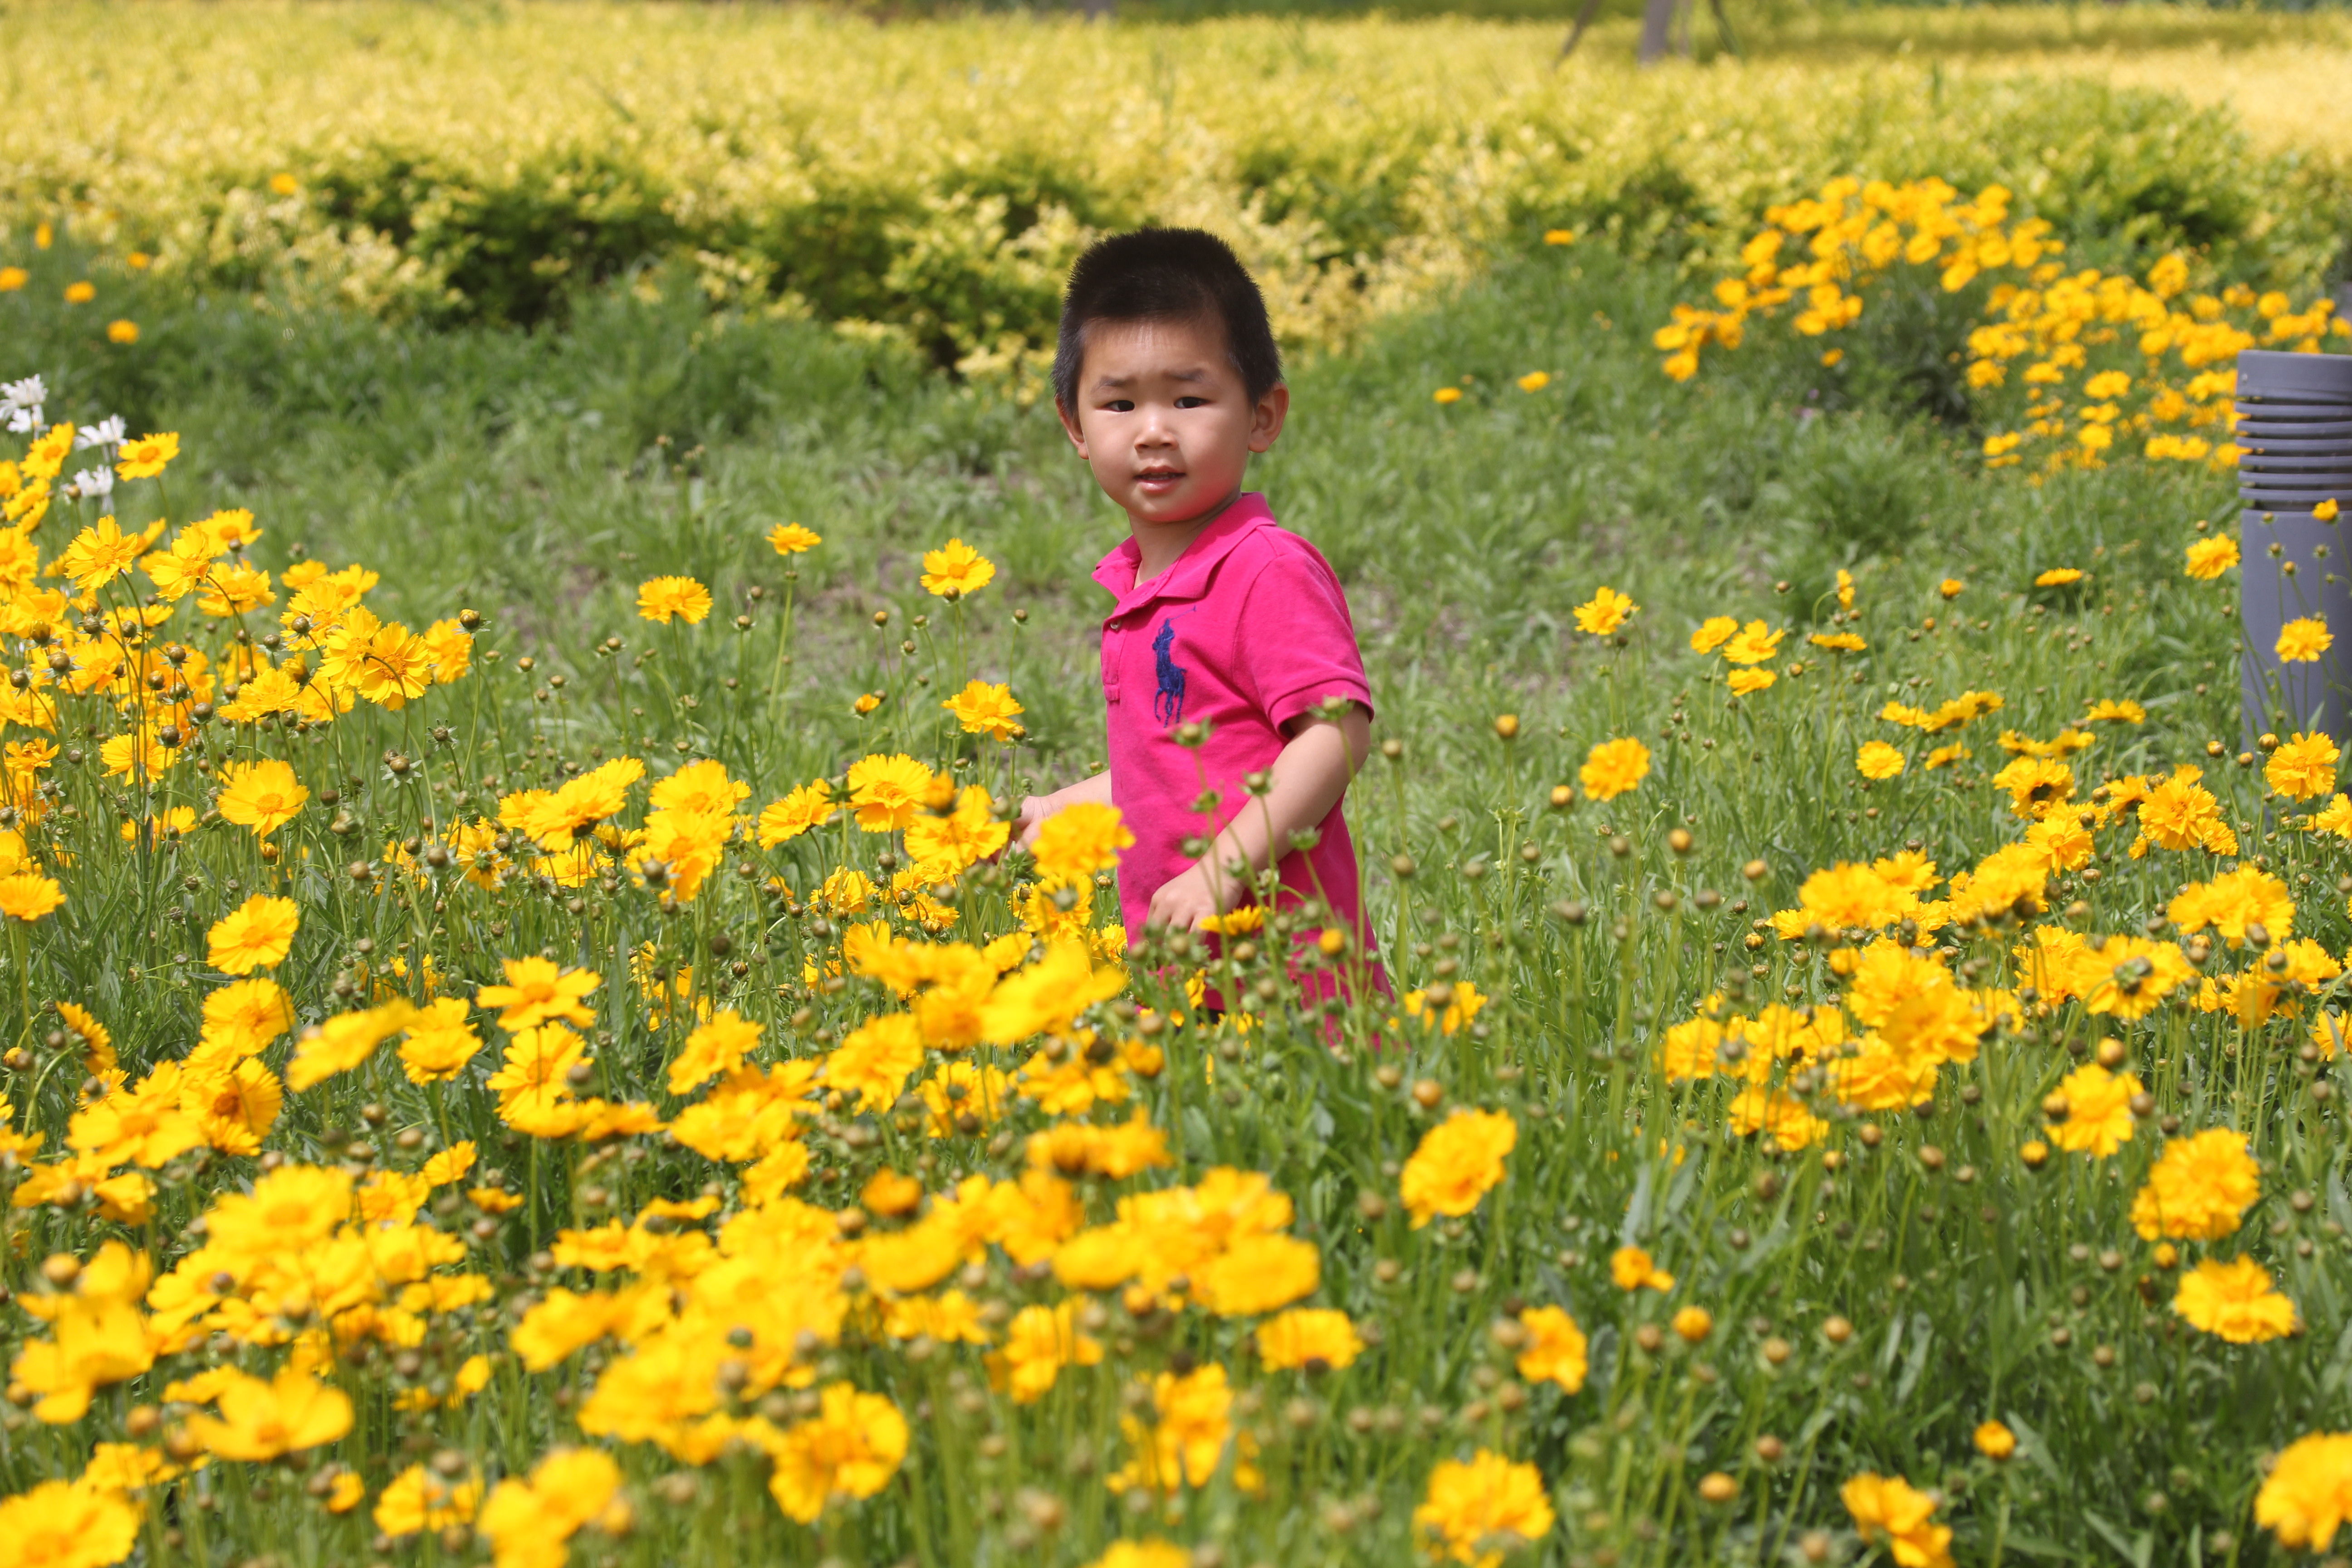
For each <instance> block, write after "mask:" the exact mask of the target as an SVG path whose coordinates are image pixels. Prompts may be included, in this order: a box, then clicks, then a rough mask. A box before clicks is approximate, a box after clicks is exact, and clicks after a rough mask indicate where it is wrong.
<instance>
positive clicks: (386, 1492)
mask: <svg viewBox="0 0 2352 1568" xmlns="http://www.w3.org/2000/svg"><path fill="white" fill-rule="evenodd" d="M481 1500H482V1479H481V1477H479V1476H478V1475H476V1476H471V1477H468V1478H467V1479H464V1480H457V1479H446V1478H444V1477H442V1476H440V1475H438V1474H436V1473H435V1472H433V1471H430V1470H427V1469H426V1468H425V1467H424V1466H422V1465H411V1466H409V1467H408V1468H406V1469H404V1470H403V1471H401V1472H400V1474H398V1475H397V1476H394V1478H393V1479H392V1480H391V1481H390V1482H389V1483H388V1484H386V1486H385V1487H384V1489H383V1493H382V1495H380V1496H379V1497H378V1498H377V1499H376V1500H375V1527H376V1528H377V1529H378V1530H381V1531H383V1532H384V1533H385V1534H386V1535H392V1536H401V1535H415V1534H417V1533H418V1532H419V1531H426V1530H446V1529H447V1528H448V1527H449V1526H450V1525H453V1524H467V1523H470V1522H471V1521H472V1520H473V1517H474V1510H475V1508H476V1507H477V1506H478V1504H479V1503H480V1502H481Z"/></svg>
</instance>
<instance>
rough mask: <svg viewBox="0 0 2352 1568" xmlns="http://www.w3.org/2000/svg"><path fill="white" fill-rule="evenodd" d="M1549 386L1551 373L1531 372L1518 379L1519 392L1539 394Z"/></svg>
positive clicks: (1543, 371) (1545, 371)
mask: <svg viewBox="0 0 2352 1568" xmlns="http://www.w3.org/2000/svg"><path fill="white" fill-rule="evenodd" d="M1550 384H1551V372H1549V371H1548V370H1531V371H1529V372H1528V374H1525V375H1523V376H1521V377H1519V390H1520V391H1521V392H1541V391H1542V390H1543V389H1544V388H1545V387H1547V386H1549V385H1550Z"/></svg>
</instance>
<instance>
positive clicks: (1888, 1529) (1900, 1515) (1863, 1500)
mask: <svg viewBox="0 0 2352 1568" xmlns="http://www.w3.org/2000/svg"><path fill="white" fill-rule="evenodd" d="M1840 1496H1841V1497H1842V1498H1843V1500H1844V1502H1845V1510H1846V1512H1848V1513H1850V1514H1852V1515H1853V1524H1854V1528H1855V1529H1856V1530H1857V1531H1861V1533H1862V1538H1863V1540H1864V1542H1875V1541H1876V1540H1877V1539H1878V1538H1879V1537H1880V1536H1882V1535H1883V1536H1885V1538H1886V1543H1887V1548H1888V1552H1889V1554H1890V1555H1892V1556H1893V1558H1894V1559H1895V1562H1896V1563H1899V1564H1902V1568H1951V1562H1952V1554H1951V1544H1952V1532H1951V1530H1950V1528H1949V1527H1948V1526H1946V1525H1940V1524H1935V1523H1932V1522H1930V1516H1932V1515H1933V1514H1934V1513H1935V1511H1936V1500H1935V1498H1934V1497H1932V1496H1931V1495H1929V1494H1928V1493H1926V1492H1923V1491H1919V1490H1917V1489H1916V1488H1914V1487H1913V1486H1912V1485H1911V1484H1910V1483H1909V1482H1908V1481H1906V1480H1905V1479H1903V1478H1902V1477H1900V1476H1876V1475H1871V1474H1867V1473H1865V1474H1863V1475H1859V1476H1856V1477H1854V1478H1853V1479H1852V1480H1850V1481H1848V1482H1846V1484H1845V1486H1844V1487H1843V1489H1842V1490H1841V1492H1840Z"/></svg>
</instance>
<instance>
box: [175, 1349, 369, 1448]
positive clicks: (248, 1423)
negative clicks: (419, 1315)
mask: <svg viewBox="0 0 2352 1568" xmlns="http://www.w3.org/2000/svg"><path fill="white" fill-rule="evenodd" d="M222 1370H223V1371H224V1372H226V1374H227V1375H226V1379H225V1380H224V1383H223V1385H222V1387H221V1389H220V1392H219V1394H218V1395H217V1396H216V1398H215V1403H216V1404H217V1405H219V1406H220V1416H219V1418H218V1419H215V1418H214V1417H212V1416H209V1415H201V1414H200V1415H192V1416H190V1417H189V1418H188V1434H189V1436H192V1437H194V1438H195V1440H196V1441H197V1442H199V1443H201V1444H203V1445H204V1447H205V1452H206V1453H208V1454H211V1455H212V1456H213V1457H214V1458H221V1459H242V1460H245V1461H246V1462H247V1463H249V1464H260V1463H263V1462H265V1461H267V1460H270V1459H274V1458H278V1456H279V1455H281V1454H290V1453H292V1452H294V1451H295V1450H297V1449H300V1448H315V1447H319V1446H320V1444H322V1443H331V1442H333V1441H335V1439H337V1438H338V1437H341V1436H342V1435H343V1434H344V1433H346V1432H348V1431H350V1430H351V1429H352V1401H351V1396H350V1395H349V1394H345V1393H344V1392H343V1391H342V1390H341V1389H340V1388H337V1387H335V1386H334V1385H333V1384H324V1383H320V1381H319V1380H318V1379H316V1378H314V1377H312V1376H311V1375H310V1373H308V1372H305V1371H303V1370H302V1369H300V1368H299V1367H297V1366H294V1365H291V1364H289V1365H287V1366H284V1367H281V1368H280V1369H278V1375H277V1377H276V1378H275V1379H274V1380H273V1381H271V1382H268V1383H264V1382H263V1381H262V1380H261V1379H259V1378H257V1377H248V1376H247V1375H246V1374H245V1373H240V1372H236V1371H235V1370H232V1369H228V1368H223V1369H222Z"/></svg>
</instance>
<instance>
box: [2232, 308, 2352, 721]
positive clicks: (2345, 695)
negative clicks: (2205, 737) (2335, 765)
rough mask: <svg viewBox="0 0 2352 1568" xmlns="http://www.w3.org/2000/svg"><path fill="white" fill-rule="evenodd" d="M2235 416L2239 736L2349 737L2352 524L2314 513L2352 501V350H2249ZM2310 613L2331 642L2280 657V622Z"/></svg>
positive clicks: (2241, 367)
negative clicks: (2314, 653)
mask: <svg viewBox="0 0 2352 1568" xmlns="http://www.w3.org/2000/svg"><path fill="white" fill-rule="evenodd" d="M2238 421H2239V422H2238V427H2237V431H2236V432H2235V437H2236V440H2237V442H2238V445H2239V447H2240V450H2241V453H2242V456H2241V457H2240V458H2239V466H2238V494H2239V497H2240V501H2241V504H2242V508H2243V510H2242V515H2241V518H2240V527H2239V540H2240V553H2241V557H2242V563H2241V565H2240V568H2239V582H2240V599H2239V604H2240V616H2239V624H2240V625H2241V626H2242V627H2243V628H2244V631H2243V636H2244V639H2245V640H2244V643H2243V645H2242V653H2241V658H2240V671H2241V679H2240V689H2241V692H2242V699H2243V725H2244V731H2245V738H2246V743H2247V744H2248V745H2252V742H2253V739H2254V737H2255V736H2256V735H2258V734H2260V733H2262V732H2263V731H2278V732H2281V733H2285V732H2290V731H2325V732H2326V733H2327V734H2328V735H2330V736H2332V737H2334V739H2335V740H2336V742H2337V743H2339V744H2345V743H2352V557H2347V542H2352V527H2347V525H2346V524H2345V523H2344V521H2343V520H2342V519H2341V518H2326V519H2322V518H2319V517H2317V516H2315V515H2314V510H2315V508H2318V507H2320V506H2321V505H2322V504H2323V503H2325V502H2326V501H2329V500H2334V501H2336V503H2337V505H2338V506H2339V507H2346V508H2352V356H2347V355H2343V354H2297V353H2275V352H2271V351H2265V350H2260V349H2249V350H2247V351H2245V352H2244V353H2241V354H2240V355H2239V356H2238ZM2274 549H2275V551H2276V553H2273V550H2274ZM2306 616H2312V617H2316V618H2318V619H2319V620H2321V621H2323V622H2325V623H2326V626H2327V629H2328V632H2329V635H2330V636H2331V637H2332V638H2333V639H2334V641H2333V643H2332V644H2331V646H2330V647H2328V648H2327V650H2326V652H2324V653H2322V654H2321V655H2320V656H2319V658H2316V659H2314V660H2308V661H2297V662H2294V663H2285V662H2283V661H2282V660H2281V659H2280V658H2279V657H2278V651H2277V647H2278V637H2279V632H2280V629H2281V628H2282V627H2284V626H2285V625H2286V623H2287V622H2289V621H2293V620H2297V619H2301V618H2304V617H2306Z"/></svg>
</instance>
